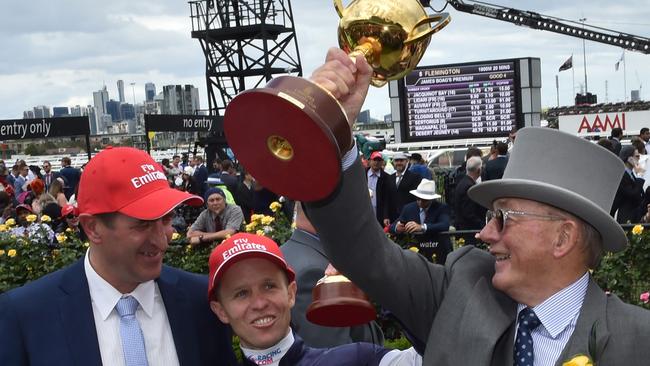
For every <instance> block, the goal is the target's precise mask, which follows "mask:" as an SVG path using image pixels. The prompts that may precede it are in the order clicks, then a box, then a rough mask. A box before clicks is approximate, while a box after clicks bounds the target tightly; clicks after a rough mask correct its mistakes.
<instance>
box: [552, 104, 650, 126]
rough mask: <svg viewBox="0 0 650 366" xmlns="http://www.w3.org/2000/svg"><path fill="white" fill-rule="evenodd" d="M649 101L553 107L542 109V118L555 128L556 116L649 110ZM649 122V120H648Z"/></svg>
mask: <svg viewBox="0 0 650 366" xmlns="http://www.w3.org/2000/svg"><path fill="white" fill-rule="evenodd" d="M649 110H650V101H643V100H639V101H634V102H619V103H598V104H588V105H570V106H562V107H553V108H549V109H547V110H545V111H542V118H543V119H546V120H547V121H548V125H549V127H554V128H557V125H558V118H559V116H562V115H577V114H595V113H616V112H633V111H649ZM648 123H649V124H650V121H648Z"/></svg>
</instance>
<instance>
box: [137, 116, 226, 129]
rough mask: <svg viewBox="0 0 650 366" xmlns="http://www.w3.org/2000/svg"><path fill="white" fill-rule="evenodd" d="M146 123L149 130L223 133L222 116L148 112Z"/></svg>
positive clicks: (145, 117)
mask: <svg viewBox="0 0 650 366" xmlns="http://www.w3.org/2000/svg"><path fill="white" fill-rule="evenodd" d="M144 123H145V129H146V130H147V131H155V132H216V133H223V117H222V116H197V115H170V114H146V115H145V116H144Z"/></svg>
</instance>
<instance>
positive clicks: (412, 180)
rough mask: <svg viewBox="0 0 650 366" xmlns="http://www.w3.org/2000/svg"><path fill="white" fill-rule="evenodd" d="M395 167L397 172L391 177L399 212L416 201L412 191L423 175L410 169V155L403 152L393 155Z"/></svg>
mask: <svg viewBox="0 0 650 366" xmlns="http://www.w3.org/2000/svg"><path fill="white" fill-rule="evenodd" d="M393 167H394V168H395V173H393V174H391V176H390V179H391V181H392V183H394V185H395V188H396V196H395V206H396V208H397V212H402V208H404V206H405V205H406V204H407V203H410V202H415V196H413V195H412V194H411V191H412V190H414V189H416V188H417V187H418V184H420V181H421V180H422V176H421V175H419V174H418V173H414V172H412V171H410V170H409V169H408V156H406V154H404V153H402V152H398V153H397V154H395V155H393Z"/></svg>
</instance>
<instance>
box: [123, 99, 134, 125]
mask: <svg viewBox="0 0 650 366" xmlns="http://www.w3.org/2000/svg"><path fill="white" fill-rule="evenodd" d="M120 116H122V120H123V121H124V120H130V119H133V120H134V119H135V108H134V107H133V104H130V103H122V104H121V105H120Z"/></svg>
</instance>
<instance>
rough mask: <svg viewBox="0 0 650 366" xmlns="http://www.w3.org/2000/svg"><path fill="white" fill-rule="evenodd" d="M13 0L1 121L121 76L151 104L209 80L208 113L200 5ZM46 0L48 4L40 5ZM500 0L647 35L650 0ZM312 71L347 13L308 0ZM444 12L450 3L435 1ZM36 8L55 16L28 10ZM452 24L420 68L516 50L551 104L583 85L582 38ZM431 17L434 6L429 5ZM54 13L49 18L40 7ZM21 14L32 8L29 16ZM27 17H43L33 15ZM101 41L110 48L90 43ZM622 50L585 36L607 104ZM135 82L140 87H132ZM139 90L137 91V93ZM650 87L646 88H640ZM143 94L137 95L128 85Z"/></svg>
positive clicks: (372, 102) (637, 81) (479, 23)
mask: <svg viewBox="0 0 650 366" xmlns="http://www.w3.org/2000/svg"><path fill="white" fill-rule="evenodd" d="M36 3H38V4H33V3H29V4H10V5H8V9H7V11H5V12H3V14H4V15H0V33H1V34H3V35H5V37H0V47H3V49H11V50H13V51H12V52H11V53H10V54H9V55H7V57H6V59H5V60H0V70H1V71H0V82H2V83H3V85H5V86H6V87H5V88H3V90H2V91H0V100H2V101H3V106H2V108H0V119H12V118H20V117H21V116H22V114H23V112H24V111H25V110H27V109H30V108H32V107H34V106H40V105H46V106H49V107H51V108H52V107H69V108H70V107H74V106H76V105H80V106H87V105H89V104H93V103H92V99H93V98H92V93H93V91H96V90H98V89H100V88H101V87H102V85H103V83H104V82H106V84H107V87H108V91H109V94H110V95H112V96H115V98H113V99H114V100H117V99H118V98H117V97H118V95H119V92H118V87H117V81H118V80H123V81H124V84H125V85H124V88H125V91H124V94H125V95H124V99H125V102H127V103H130V102H131V101H130V100H131V99H132V95H131V94H132V93H133V92H135V94H136V103H141V102H142V101H143V100H145V99H146V94H145V84H146V83H147V82H153V83H154V84H156V85H158V86H162V85H169V84H174V85H179V84H180V85H185V84H192V85H195V86H196V87H198V89H199V94H200V95H201V96H202V98H201V103H202V104H201V106H200V108H201V109H207V98H206V96H207V92H206V84H205V75H204V72H205V59H204V57H203V52H202V51H201V48H200V45H199V42H198V41H197V40H195V39H192V38H191V36H190V32H191V23H190V19H189V15H190V14H189V13H190V9H189V5H188V4H187V3H184V2H180V3H179V2H176V1H171V0H167V1H158V2H152V1H141V2H138V4H137V5H133V4H131V2H127V1H123V0H118V1H116V2H113V3H111V4H110V6H109V4H101V5H99V7H98V8H97V9H95V8H94V5H93V6H91V5H89V4H86V3H85V2H82V1H69V2H66V3H65V5H61V4H58V5H56V6H55V5H53V4H50V3H49V2H43V1H41V0H37V1H36ZM39 4H40V5H39ZM499 4H500V5H503V6H511V7H514V8H518V9H522V10H529V11H534V12H539V13H541V14H544V15H549V16H557V17H561V18H565V19H573V20H577V19H579V18H587V21H586V22H587V23H588V24H591V25H597V26H602V27H606V28H610V29H615V30H618V31H621V32H625V33H629V34H634V35H638V36H643V37H648V36H649V35H648V34H647V29H648V25H650V24H649V23H648V22H649V21H648V20H647V19H648V15H650V10H649V9H650V0H645V1H640V2H634V3H633V2H631V1H622V2H617V3H616V4H614V5H612V4H610V3H609V2H606V1H601V0H598V1H589V2H588V1H583V0H579V1H576V2H573V3H571V4H566V3H565V2H560V1H557V0H553V1H547V2H544V3H537V2H535V3H533V4H526V5H522V4H521V3H520V2H516V1H514V0H512V1H499ZM291 5H292V8H293V11H294V17H295V18H294V19H295V27H296V33H297V39H298V43H299V48H300V56H301V60H302V66H303V72H304V75H306V76H308V75H310V74H311V72H312V71H313V70H314V69H315V68H316V67H318V66H319V65H320V64H321V63H322V60H323V59H324V55H325V53H326V50H327V48H329V47H331V46H336V45H337V41H336V24H337V22H338V16H337V15H336V12H335V11H334V9H333V7H332V5H331V2H329V1H316V0H306V1H303V2H298V1H295V0H294V2H293V3H292V4H291ZM432 5H433V6H434V7H435V8H442V5H443V4H442V1H432ZM32 6H40V7H42V8H43V9H51V11H50V12H39V14H33V13H30V12H29V8H31V7H32ZM446 11H448V12H449V13H450V14H451V16H452V22H451V24H450V25H449V26H448V27H447V28H446V29H443V30H442V31H441V32H440V33H438V34H436V35H435V36H434V37H433V39H432V41H431V44H430V46H429V48H428V49H427V52H426V54H425V56H424V58H423V60H422V61H421V63H420V64H421V65H436V64H449V63H459V62H469V61H482V60H490V59H504V58H515V57H539V58H541V60H542V106H543V107H552V106H555V105H556V98H557V95H556V88H555V76H556V75H557V76H558V79H559V83H560V95H559V97H560V104H561V105H570V104H572V103H571V102H572V98H573V95H572V94H573V93H572V90H571V89H572V84H573V82H572V73H573V72H574V73H575V81H576V82H575V86H576V89H579V88H580V84H581V83H582V82H583V79H584V77H583V66H582V65H583V60H582V40H580V39H577V38H573V37H568V36H562V35H558V34H554V33H550V32H543V31H536V30H531V29H527V28H522V27H516V26H514V25H512V24H508V23H504V22H499V21H495V20H491V19H486V18H483V17H479V16H475V15H470V14H465V13H459V12H457V11H455V10H454V9H451V7H448V8H447V9H446ZM429 12H431V11H430V10H429ZM40 13H43V14H40ZM22 14H25V16H23V15H22ZM26 14H32V15H34V16H35V17H36V19H33V21H29V22H27V21H26V18H25V17H26ZM96 44H101V45H102V47H91V45H96ZM622 52H623V51H622V49H621V48H617V47H613V46H608V45H603V44H599V43H595V42H586V54H587V71H588V77H589V80H588V85H589V91H590V92H594V93H596V94H598V99H599V101H605V99H606V95H605V94H606V92H605V83H607V84H608V88H607V99H608V100H609V101H610V102H617V101H622V100H623V88H624V87H623V67H622V66H621V67H620V68H619V70H618V71H615V64H616V62H617V61H619V60H620V58H621V55H622ZM571 55H573V67H574V69H572V70H568V71H564V72H561V73H558V68H559V67H560V65H562V63H563V62H564V61H565V60H566V59H567V58H568V57H570V56H571ZM649 60H650V58H649V56H648V55H644V54H641V53H637V52H626V53H625V71H626V74H627V88H626V89H627V95H628V99H629V94H630V92H631V90H634V89H640V94H641V98H642V99H643V100H647V99H649V98H648V92H647V83H646V82H647V81H650V69H649V68H648V67H647V66H646V65H647V64H648V61H649ZM131 83H135V84H131ZM129 86H131V88H129ZM641 86H645V88H640V87H641ZM129 89H132V90H129ZM387 101H388V92H387V90H386V88H383V89H375V88H373V89H372V90H371V92H370V93H369V97H368V99H367V101H366V104H365V105H364V109H370V111H371V115H372V116H373V117H376V118H381V117H382V116H383V115H385V114H387V113H390V109H389V106H388V104H389V103H387Z"/></svg>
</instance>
